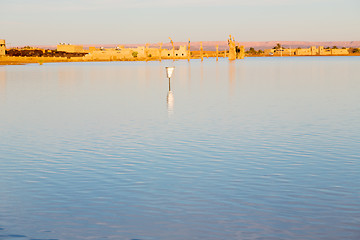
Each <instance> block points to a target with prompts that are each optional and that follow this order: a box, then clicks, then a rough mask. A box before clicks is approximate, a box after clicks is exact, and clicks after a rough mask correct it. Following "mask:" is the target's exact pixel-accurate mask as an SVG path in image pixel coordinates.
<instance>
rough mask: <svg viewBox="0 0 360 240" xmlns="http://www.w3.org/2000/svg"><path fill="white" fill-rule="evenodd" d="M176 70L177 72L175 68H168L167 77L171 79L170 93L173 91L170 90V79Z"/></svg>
mask: <svg viewBox="0 0 360 240" xmlns="http://www.w3.org/2000/svg"><path fill="white" fill-rule="evenodd" d="M174 70H175V67H166V77H167V78H168V79H169V91H171V89H170V78H171V76H172V74H173V72H174Z"/></svg>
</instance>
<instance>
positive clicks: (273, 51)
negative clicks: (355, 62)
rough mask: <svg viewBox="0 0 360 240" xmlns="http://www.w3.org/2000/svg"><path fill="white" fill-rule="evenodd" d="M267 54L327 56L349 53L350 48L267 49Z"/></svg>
mask: <svg viewBox="0 0 360 240" xmlns="http://www.w3.org/2000/svg"><path fill="white" fill-rule="evenodd" d="M264 52H265V55H276V56H280V55H284V56H292V55H296V56H318V55H321V56H326V55H348V54H349V49H348V48H346V49H324V47H323V46H320V47H318V48H316V47H315V46H312V47H310V48H299V49H289V48H286V49H265V51H264Z"/></svg>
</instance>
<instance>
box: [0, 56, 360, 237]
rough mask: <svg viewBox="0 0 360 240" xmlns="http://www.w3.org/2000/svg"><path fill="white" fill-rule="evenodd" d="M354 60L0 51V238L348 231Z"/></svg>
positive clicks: (357, 211)
mask: <svg viewBox="0 0 360 240" xmlns="http://www.w3.org/2000/svg"><path fill="white" fill-rule="evenodd" d="M171 65H175V67H176V68H175V72H174V76H173V78H172V80H171V92H169V86H168V79H167V78H166V74H165V66H171ZM359 69H360V58H359V57H301V58H300V57H299V58H285V57H284V58H247V59H245V60H239V61H236V62H231V63H229V62H228V61H227V60H220V61H219V62H216V61H215V60H213V59H205V60H204V62H203V63H201V62H200V61H197V60H192V61H191V63H190V64H189V63H188V62H187V61H176V62H175V63H173V62H172V61H163V62H161V63H159V62H147V63H146V62H104V63H95V62H94V63H58V64H57V63H55V64H44V65H42V66H40V65H33V64H30V65H24V66H1V67H0V159H1V160H0V239H2V240H3V239H42V240H44V239H59V240H60V239H62V240H69V239H70V240H72V239H74V240H77V239H129V240H130V239H141V240H147V239H175V240H185V239H359V238H360V104H359V103H360V72H359Z"/></svg>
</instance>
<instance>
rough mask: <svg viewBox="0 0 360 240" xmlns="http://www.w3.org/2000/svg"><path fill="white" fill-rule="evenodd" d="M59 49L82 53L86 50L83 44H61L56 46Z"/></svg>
mask: <svg viewBox="0 0 360 240" xmlns="http://www.w3.org/2000/svg"><path fill="white" fill-rule="evenodd" d="M56 50H57V51H61V52H69V53H80V52H84V48H83V46H82V45H71V44H59V45H57V47H56Z"/></svg>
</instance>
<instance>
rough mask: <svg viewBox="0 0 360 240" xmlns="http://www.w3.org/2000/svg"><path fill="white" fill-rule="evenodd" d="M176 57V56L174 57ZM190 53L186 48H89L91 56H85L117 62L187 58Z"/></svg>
mask: <svg viewBox="0 0 360 240" xmlns="http://www.w3.org/2000/svg"><path fill="white" fill-rule="evenodd" d="M173 55H174V56H173ZM187 56H188V51H187V49H186V46H180V47H175V49H174V51H173V50H172V49H170V50H169V49H159V48H148V47H143V46H141V47H136V48H124V47H123V46H118V47H117V48H112V49H105V48H100V49H98V48H94V47H89V54H88V55H86V56H85V58H87V59H91V60H103V61H109V60H110V61H116V60H125V59H148V58H160V57H161V58H164V59H166V58H168V59H169V58H176V59H181V58H186V57H187Z"/></svg>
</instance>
